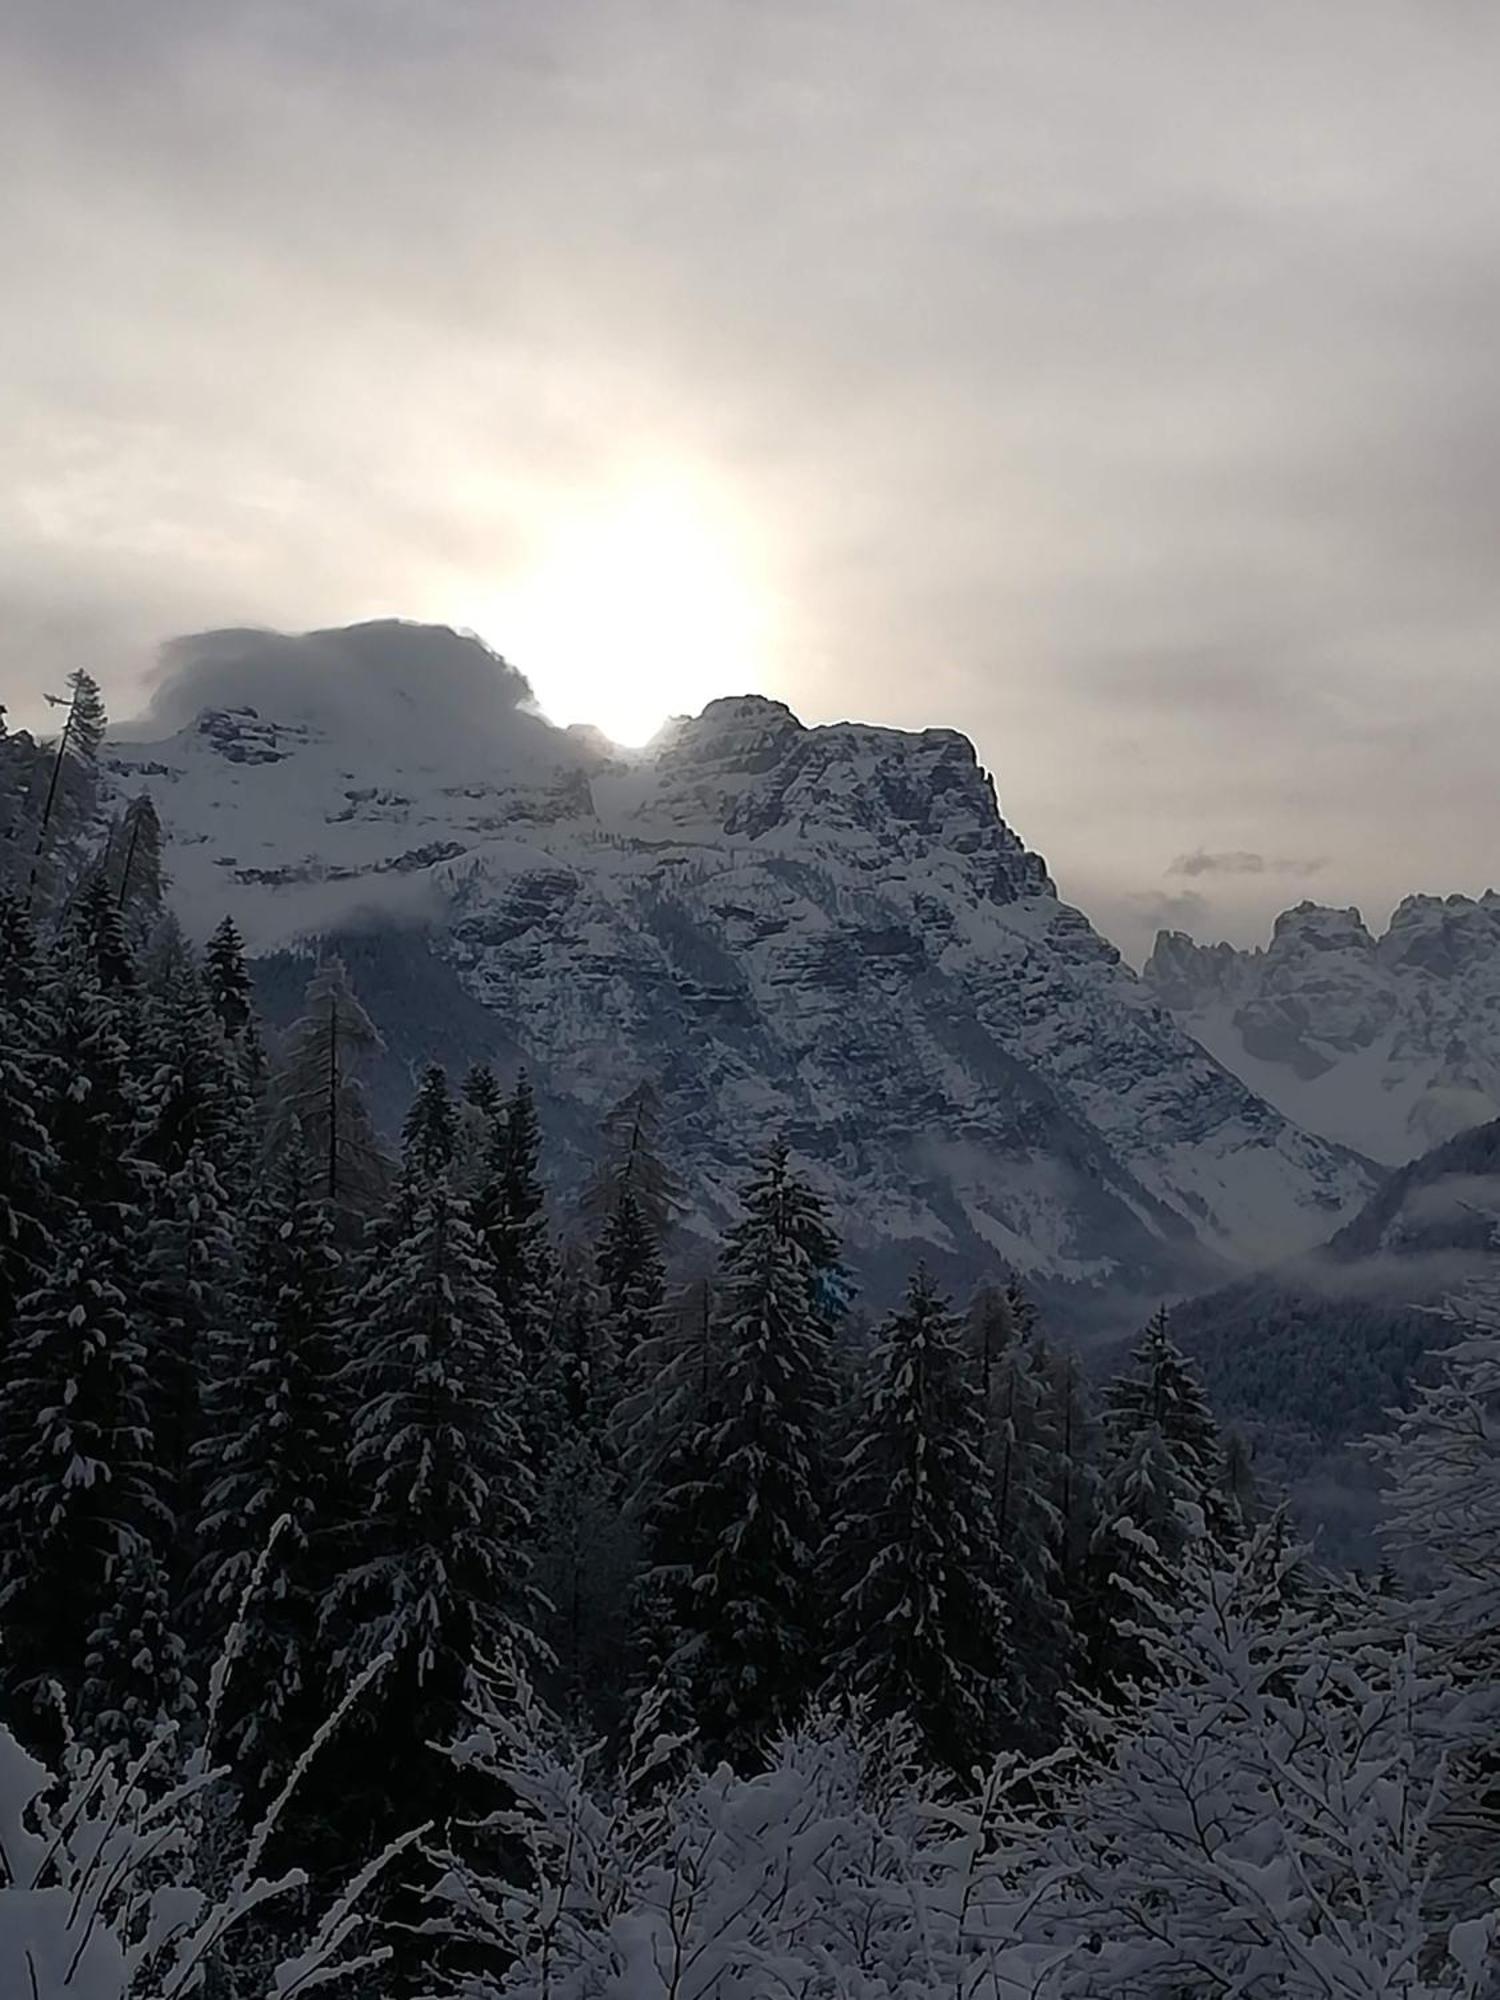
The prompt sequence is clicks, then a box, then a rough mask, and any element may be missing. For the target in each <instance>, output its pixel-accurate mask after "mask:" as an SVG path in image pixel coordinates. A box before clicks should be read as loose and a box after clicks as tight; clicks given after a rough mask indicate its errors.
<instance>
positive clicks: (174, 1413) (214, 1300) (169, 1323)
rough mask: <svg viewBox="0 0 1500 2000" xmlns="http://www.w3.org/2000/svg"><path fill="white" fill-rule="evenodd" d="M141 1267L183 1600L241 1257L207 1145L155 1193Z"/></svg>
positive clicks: (157, 1448) (170, 1567) (166, 1506)
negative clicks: (209, 1389)
mask: <svg viewBox="0 0 1500 2000" xmlns="http://www.w3.org/2000/svg"><path fill="white" fill-rule="evenodd" d="M139 1261H140V1274H139V1275H140V1293H139V1297H140V1302H141V1307H142V1317H141V1322H140V1324H141V1331H142V1337H143V1343H144V1365H145V1370H146V1375H147V1378H148V1382H149V1391H148V1407H149V1411H150V1419H151V1432H152V1441H153V1462H154V1466H155V1473H156V1488H157V1493H158V1495H159V1498H160V1502H161V1506H162V1508H163V1510H164V1511H165V1513H166V1515H167V1516H168V1517H169V1518H170V1520H171V1521H172V1523H173V1533H172V1537H171V1545H170V1548H169V1549H167V1550H165V1551H164V1552H163V1568H164V1569H165V1571H166V1572H167V1574H168V1575H169V1577H170V1579H171V1581H172V1584H173V1586H174V1588H176V1589H178V1590H179V1594H180V1586H181V1584H182V1583H183V1581H184V1580H185V1578H186V1575H187V1572H188V1568H189V1566H190V1565H191V1563H192V1561H193V1558H194V1549H193V1523H194V1520H195V1517H196V1513H197V1508H196V1504H195V1471H194V1456H195V1453H196V1450H197V1447H198V1444H199V1440H200V1437H201V1434H202V1422H203V1419H202V1408H201V1395H202V1389H203V1385H204V1382H205V1380H206V1378H207V1376H208V1374H209V1355H210V1352H211V1350H212V1349H213V1347H214V1345H215V1343H216V1342H217V1341H218V1340H219V1338H220V1336H221V1332H222V1329H223V1328H224V1327H225V1326H226V1325H227V1324H228V1323H229V1322H230V1321H231V1320H232V1319H233V1318H234V1316H235V1314H236V1311H237V1301H236V1298H235V1279H236V1275H237V1273H236V1261H237V1259H236V1250H235V1243H234V1237H233V1232H232V1228H231V1224H230V1218H229V1213H228V1209H227V1205H226V1201H225V1196H224V1190H223V1187H222V1186H221V1184H220V1181H219V1177H218V1175H217V1174H216V1173H215V1172H214V1168H213V1163H212V1162H211V1160H210V1159H209V1158H208V1156H207V1155H206V1154H205V1153H204V1152H203V1151H202V1150H201V1148H199V1147H197V1146H194V1147H193V1149H192V1150H191V1151H190V1152H189V1153H188V1155H187V1158H186V1159H185V1160H184V1161H183V1163H182V1165H181V1166H180V1167H178V1168H177V1169H176V1171H175V1172H173V1173H170V1174H167V1175H165V1176H163V1177H162V1178H160V1179H158V1180H157V1181H156V1182H155V1184H154V1186H153V1187H152V1190H151V1196H150V1210H149V1214H148V1217H147V1221H146V1229H145V1235H144V1238H143V1240H142V1254H141V1257H140V1260H139Z"/></svg>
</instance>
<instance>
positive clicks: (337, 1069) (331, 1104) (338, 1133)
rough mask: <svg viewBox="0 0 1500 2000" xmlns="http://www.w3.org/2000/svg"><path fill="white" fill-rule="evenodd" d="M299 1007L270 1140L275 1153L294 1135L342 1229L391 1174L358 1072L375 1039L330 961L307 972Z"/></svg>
mask: <svg viewBox="0 0 1500 2000" xmlns="http://www.w3.org/2000/svg"><path fill="white" fill-rule="evenodd" d="M304 1008H305V1011H304V1012H303V1014H302V1015H301V1017H300V1018H299V1019H298V1020H297V1021H295V1022H294V1023H293V1024H292V1026H291V1028H290V1029H289V1030H288V1031H287V1036H286V1040H285V1044H284V1049H283V1055H282V1060H281V1063H280V1065H279V1068H278V1071H277V1074H276V1077H275V1079H274V1081H273V1085H272V1089H271V1123H270V1135H269V1137H270V1145H271V1150H272V1152H273V1153H274V1152H276V1151H279V1150H280V1148H282V1147H283V1146H285V1145H287V1144H288V1143H289V1142H290V1141H291V1140H292V1139H293V1138H297V1137H300V1139H301V1142H302V1144H303V1145H305V1146H306V1148H307V1150H308V1153H309V1155H310V1157H311V1159H312V1161H313V1166H314V1170H315V1172H316V1173H317V1174H318V1177H319V1187H320V1191H321V1194H322V1196H323V1199H324V1200H325V1201H327V1202H328V1203H329V1205H330V1207H331V1208H332V1209H333V1210H334V1211H335V1213H336V1215H337V1216H338V1217H339V1218H341V1220H342V1221H343V1222H344V1224H345V1226H346V1227H347V1226H349V1225H351V1224H354V1223H358V1222H362V1221H364V1220H366V1219H367V1218H369V1217H370V1216H372V1215H374V1214H375V1213H376V1211H377V1210H378V1209H379V1207H380V1205H381V1202H382V1201H383V1200H384V1198H385V1192H386V1187H387V1185H388V1182H389V1178H390V1175H389V1168H388V1165H387V1162H386V1159H385V1155H384V1154H383V1153H382V1151H381V1149H380V1144H379V1141H378V1140H377V1139H376V1136H375V1128H374V1126H373V1125H372V1124H371V1122H370V1114H369V1111H368V1110H367V1109H366V1106H365V1099H364V1092H363V1089H362V1087H361V1083H360V1077H359V1069H360V1066H361V1064H362V1063H363V1062H364V1061H366V1060H367V1059H368V1058H369V1057H370V1056H371V1055H373V1054H374V1053H375V1052H376V1051H377V1050H378V1049H380V1048H381V1047H382V1043H381V1040H380V1036H379V1034H378V1033H377V1032H376V1029H375V1025H374V1023H373V1022H372V1021H371V1019H370V1017H369V1015H368V1014H366V1012H365V1010H364V1008H363V1007H361V1005H360V1004H359V1001H358V1000H357V999H356V998H355V996H354V992H353V990H352V988H351V987H350V985H349V978H348V974H347V973H346V972H345V970H344V966H343V963H342V961H341V960H339V959H337V958H329V959H326V960H325V961H324V962H323V964H322V965H320V966H319V968H318V970H317V971H316V972H315V973H314V975H313V977H312V979H311V980H310V981H309V983H308V988H307V998H306V1001H305V1003H304Z"/></svg>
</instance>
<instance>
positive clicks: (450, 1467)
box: [321, 1176, 536, 1826]
mask: <svg viewBox="0 0 1500 2000" xmlns="http://www.w3.org/2000/svg"><path fill="white" fill-rule="evenodd" d="M348 1318H349V1324H350V1326H351V1328H354V1329H357V1331H358V1346H357V1350H356V1351H355V1353H354V1354H353V1357H352V1359H351V1361H350V1364H349V1367H348V1369H347V1373H346V1380H347V1385H348V1389H349V1392H350V1394H351V1397H352V1400H353V1405H354V1412H355V1414H354V1419H353V1432H352V1437H353V1443H352V1451H351V1464H352V1470H353V1474H354V1478H355V1482H356V1486H355V1499H356V1513H355V1517H354V1519H353V1521H352V1522H351V1524H350V1533H349V1537H348V1540H349V1548H348V1552H347V1554H346V1555H345V1556H344V1558H343V1567H342V1569H341V1573H340V1574H339V1576H338V1577H337V1578H336V1580H335V1582H334V1584H333V1586H332V1588H331V1589H330V1590H329V1591H328V1592H327V1593H326V1595H325V1597H324V1600H323V1607H322V1619H321V1625H322V1633H323V1639H324V1643H325V1644H327V1645H328V1646H329V1647H330V1648H331V1649H332V1653H333V1659H334V1665H335V1667H337V1668H341V1669H342V1670H344V1671H345V1672H349V1671H353V1670H355V1669H357V1668H358V1667H361V1666H363V1665H364V1664H366V1663H367V1662H368V1661H370V1660H372V1659H374V1658H376V1657H377V1656H378V1655H380V1654H382V1653H385V1654H389V1655H390V1656H391V1657H392V1660H393V1665H392V1667H391V1668H390V1670H389V1671H388V1672H387V1674H386V1675H385V1676H384V1678H383V1680H382V1681H381V1684H380V1691H379V1694H378V1696H377V1697H376V1699H375V1700H374V1701H373V1702H372V1703H369V1704H367V1705H366V1708H365V1711H364V1712H363V1714H362V1717H361V1718H360V1720H359V1722H358V1724H357V1725H356V1726H355V1729H354V1731H353V1734H352V1735H351V1738H350V1745H349V1748H350V1752H351V1754H352V1756H353V1758H354V1760H355V1768H354V1769H352V1770H351V1771H350V1772H349V1774H348V1777H347V1783H348V1784H349V1786H350V1787H351V1796H353V1797H355V1798H359V1797H363V1798H364V1799H365V1800H366V1801H367V1802H368V1807H369V1810H370V1811H371V1812H372V1813H373V1814H375V1816H376V1817H377V1819H378V1820H379V1821H380V1822H381V1824H383V1825H385V1826H393V1825H395V1824H397V1823H398V1822H399V1824H400V1825H403V1826H404V1825H407V1824H410V1823H411V1821H412V1820H413V1819H420V1818H423V1817H425V1816H428V1815H429V1814H430V1815H433V1816H435V1817H437V1818H438V1819H439V1820H444V1819H446V1818H447V1816H448V1814H449V1813H450V1812H451V1811H452V1810H453V1809H454V1801H453V1797H452V1794H451V1781H450V1780H449V1779H448V1778H445V1775H444V1772H443V1766H442V1762H441V1759H440V1758H439V1757H438V1756H437V1755H436V1754H435V1753H434V1752H433V1751H431V1750H430V1749H428V1748H427V1745H429V1744H430V1743H433V1742H446V1741H450V1740H452V1739H453V1737H454V1736H456V1734H457V1732H458V1728H459V1724H460V1719H461V1713H462V1704H463V1701H464V1698H465V1694H466V1691H467V1688H468V1685H469V1674H470V1671H471V1668H472V1667H473V1665H474V1664H475V1663H476V1662H482V1661H484V1660H486V1659H492V1658H495V1657H497V1656H499V1655H500V1654H502V1653H504V1652H506V1651H507V1650H509V1649H512V1648H519V1649H520V1650H521V1651H522V1652H523V1653H524V1652H533V1651H534V1650H535V1641H534V1639H533V1637H532V1633H533V1629H534V1624H535V1618H536V1606H535V1603H534V1595H533V1591H532V1588H531V1585H530V1583H529V1581H528V1574H529V1568H530V1562H529V1555H528V1547H529V1543H530V1539H531V1521H532V1512H533V1506H534V1495H533V1488H532V1479H531V1473H530V1470H529V1465H528V1455H527V1453H526V1450H525V1448H524V1438H523V1430H522V1423H521V1420H520V1417H519V1415H518V1411H519V1410H520V1409H521V1408H522V1407H523V1402H522V1398H523V1394H524V1378H523V1374H522V1368H521V1362H520V1358H519V1356H518V1355H517V1353H516V1349H515V1346H514V1343H513V1341H512V1340H511V1338H510V1335H509V1330H508V1328H507V1325H506V1322H505V1318H504V1315H503V1313H502V1312H501V1310H500V1306H499V1301H498V1300H497V1298H496V1296H495V1293H494V1290H493V1289H492V1287H491V1285H490V1282H489V1276H488V1271H487V1268H486V1263H485V1259H484V1257H483V1255H482V1252H481V1250H480V1247H479V1245H478V1243H477V1242H476V1240H475V1237H474V1234H473V1231H472V1230H471V1229H470V1227H469V1225H468V1223H467V1222H466V1221H465V1219H464V1216H463V1213H462V1207H461V1204H460V1202H459V1201H458V1199H457V1197H456V1196H455V1195H454V1194H453V1193H452V1191H451V1190H450V1188H449V1187H448V1185H447V1182H446V1180H445V1179H444V1178H443V1177H442V1176H439V1177H438V1178H437V1179H435V1180H434V1181H432V1182H431V1183H430V1184H429V1185H428V1187H427V1188H426V1189H425V1190H424V1191H423V1194H422V1198H421V1200H420V1202H419V1203H418V1205H417V1207H416V1210H415V1213H414V1214H413V1217H412V1220H411V1224H410V1227H409V1229H408V1230H407V1231H406V1233H405V1234H404V1235H403V1236H402V1237H401V1239H400V1240H399V1241H397V1242H396V1243H394V1244H393V1245H392V1246H391V1248H390V1250H389V1253H388V1255H387V1256H386V1257H385V1258H384V1259H383V1260H382V1261H381V1262H380V1263H378V1264H377V1265H376V1266H375V1267H374V1268H373V1269H372V1270H371V1271H370V1273H369V1275H368V1277H367V1279H366V1281H365V1283H364V1285H363V1287H362V1289H361V1290H360V1292H359V1294H358V1295H357V1296H356V1297H355V1299H354V1301H353V1302H352V1304H351V1306H350V1308H349V1315H348ZM372 1749H373V1750H374V1751H375V1753H376V1754H375V1755H374V1757H373V1759H372V1755H371V1752H372Z"/></svg>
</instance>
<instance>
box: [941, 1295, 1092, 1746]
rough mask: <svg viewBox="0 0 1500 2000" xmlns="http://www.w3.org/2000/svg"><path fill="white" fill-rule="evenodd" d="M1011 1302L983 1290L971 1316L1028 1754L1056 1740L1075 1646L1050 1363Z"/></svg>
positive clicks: (1016, 1696)
mask: <svg viewBox="0 0 1500 2000" xmlns="http://www.w3.org/2000/svg"><path fill="white" fill-rule="evenodd" d="M1018 1298H1019V1295H1018V1294H1017V1293H1016V1292H1015V1291H1014V1290H1012V1292H1011V1293H1008V1294H1002V1293H999V1292H996V1291H994V1290H992V1289H990V1288H988V1287H985V1288H983V1289H982V1290H981V1291H980V1292H979V1293H978V1295H977V1296H976V1298H975V1300H974V1303H973V1306H972V1307H971V1309H970V1312H969V1318H968V1325H967V1328H966V1332H967V1344H968V1347H969V1350H970V1354H971V1356H972V1360H971V1368H972V1370H973V1373H974V1376H975V1381H976V1387H977V1389H978V1397H979V1408H980V1413H981V1423H982V1428H983V1456H984V1463H985V1467H986V1470H987V1472H988V1476H989V1492H990V1499H991V1503H992V1505H993V1508H994V1518H995V1534H996V1538H997V1541H998V1543H999V1546H1000V1550H1001V1552H1002V1556H1003V1570H1002V1572H1001V1573H1000V1574H999V1575H998V1576H997V1578H996V1582H997V1583H998V1584H1000V1586H1001V1588H1002V1592H1003V1596H1004V1599H1005V1608H1006V1618H1007V1624H1008V1626H1009V1630H1010V1647H1009V1652H1008V1662H1009V1669H1010V1687H1009V1707H1010V1710H1011V1713H1012V1714H1013V1715H1014V1717H1015V1718H1016V1724H1017V1728H1018V1730H1019V1732H1020V1740H1021V1741H1022V1742H1024V1744H1025V1746H1026V1747H1027V1748H1028V1749H1031V1750H1035V1751H1042V1750H1046V1749H1050V1748H1051V1747H1052V1746H1053V1745H1054V1744H1055V1742H1056V1741H1057V1739H1058V1737H1059V1736H1060V1734H1061V1729H1062V1716H1061V1711H1060V1700H1061V1696H1062V1695H1063V1693H1064V1692H1065V1690H1066V1689H1067V1688H1068V1686H1069V1684H1070V1681H1071V1678H1072V1668H1073V1653H1074V1649H1075V1641H1074V1636H1073V1629H1072V1619H1071V1614H1070V1610H1069V1605H1068V1601H1067V1592H1066V1588H1065V1585H1064V1581H1063V1575H1062V1563H1061V1556H1060V1547H1061V1542H1062V1536H1063V1517H1062V1515H1061V1513H1060V1512H1059V1510H1058V1506H1057V1502H1056V1497H1055V1493H1056V1487H1057V1484H1058V1470H1059V1468H1058V1455H1059V1451H1060V1448H1061V1441H1060V1439H1059V1436H1058V1433H1057V1429H1056V1425H1055V1415H1056V1407H1055V1396H1054V1393H1053V1383H1052V1379H1051V1374H1052V1370H1051V1357H1050V1356H1049V1355H1048V1354H1047V1352H1046V1350H1045V1349H1044V1348H1043V1347H1042V1345H1041V1343H1040V1340H1039V1339H1038V1337H1037V1335H1036V1334H1035V1332H1034V1331H1033V1330H1032V1329H1034V1326H1035V1315H1034V1313H1028V1312H1027V1311H1026V1309H1025V1302H1024V1300H1020V1307H1021V1309H1020V1310H1019V1311H1018V1310H1017V1303H1018Z"/></svg>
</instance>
